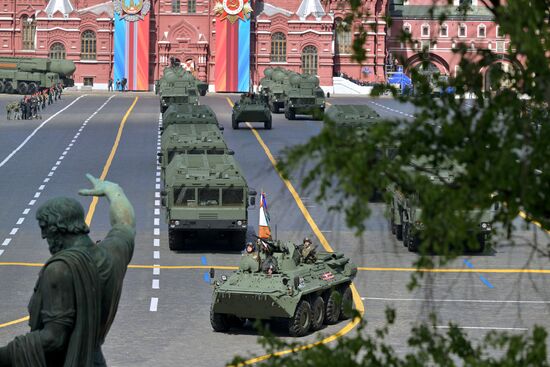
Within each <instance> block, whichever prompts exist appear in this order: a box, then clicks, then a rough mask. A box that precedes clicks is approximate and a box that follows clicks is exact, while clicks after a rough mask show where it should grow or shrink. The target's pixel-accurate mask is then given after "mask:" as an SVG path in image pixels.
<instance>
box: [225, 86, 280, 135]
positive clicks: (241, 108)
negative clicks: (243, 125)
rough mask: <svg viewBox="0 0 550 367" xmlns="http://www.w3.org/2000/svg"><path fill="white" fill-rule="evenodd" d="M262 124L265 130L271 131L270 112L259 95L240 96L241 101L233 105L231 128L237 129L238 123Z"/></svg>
mask: <svg viewBox="0 0 550 367" xmlns="http://www.w3.org/2000/svg"><path fill="white" fill-rule="evenodd" d="M245 121H246V122H263V123H264V128H265V129H271V111H270V110H269V107H268V105H267V103H266V101H265V98H264V97H262V96H261V95H257V94H253V93H248V94H242V95H241V99H240V100H239V101H238V102H236V103H235V104H234V105H233V112H232V113H231V126H232V127H233V129H238V128H239V123H240V122H245Z"/></svg>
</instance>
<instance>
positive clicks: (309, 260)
mask: <svg viewBox="0 0 550 367" xmlns="http://www.w3.org/2000/svg"><path fill="white" fill-rule="evenodd" d="M316 247H317V246H314V245H313V242H312V241H311V240H310V239H309V238H308V237H306V238H304V240H303V241H302V245H301V246H300V255H301V256H302V261H303V262H304V263H306V264H313V263H314V262H315V261H317V251H316Z"/></svg>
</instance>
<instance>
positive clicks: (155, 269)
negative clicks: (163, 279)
mask: <svg viewBox="0 0 550 367" xmlns="http://www.w3.org/2000/svg"><path fill="white" fill-rule="evenodd" d="M153 275H160V265H153Z"/></svg>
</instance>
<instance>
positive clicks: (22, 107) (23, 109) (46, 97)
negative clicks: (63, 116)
mask: <svg viewBox="0 0 550 367" xmlns="http://www.w3.org/2000/svg"><path fill="white" fill-rule="evenodd" d="M62 92H63V87H62V85H61V84H56V85H54V86H52V87H50V88H46V89H44V90H42V91H40V92H36V93H34V94H32V95H30V96H24V97H23V98H22V99H21V100H20V101H15V102H12V103H9V104H7V105H6V113H7V118H8V120H30V119H41V118H42V113H41V112H42V111H43V110H44V109H46V106H47V105H48V106H49V105H51V104H52V103H53V102H54V101H57V100H58V99H61V94H62Z"/></svg>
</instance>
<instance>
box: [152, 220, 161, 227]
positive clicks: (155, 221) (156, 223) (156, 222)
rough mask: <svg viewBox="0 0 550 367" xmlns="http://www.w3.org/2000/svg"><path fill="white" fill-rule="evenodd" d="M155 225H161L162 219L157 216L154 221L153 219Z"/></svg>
mask: <svg viewBox="0 0 550 367" xmlns="http://www.w3.org/2000/svg"><path fill="white" fill-rule="evenodd" d="M153 223H154V224H153V225H155V226H159V225H160V219H159V218H155V219H154V221H153Z"/></svg>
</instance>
